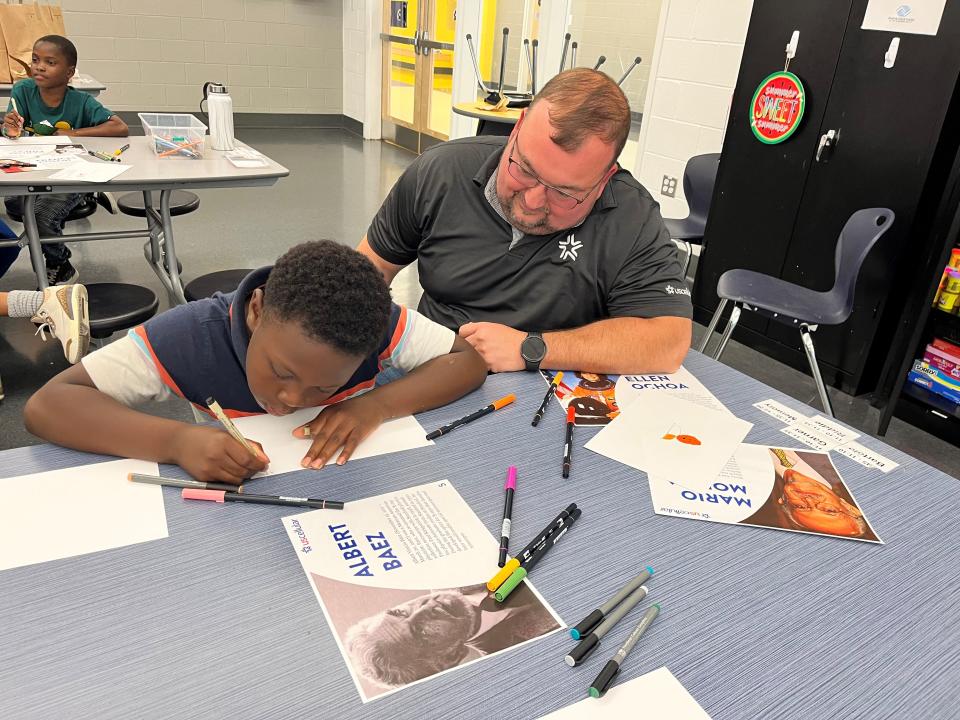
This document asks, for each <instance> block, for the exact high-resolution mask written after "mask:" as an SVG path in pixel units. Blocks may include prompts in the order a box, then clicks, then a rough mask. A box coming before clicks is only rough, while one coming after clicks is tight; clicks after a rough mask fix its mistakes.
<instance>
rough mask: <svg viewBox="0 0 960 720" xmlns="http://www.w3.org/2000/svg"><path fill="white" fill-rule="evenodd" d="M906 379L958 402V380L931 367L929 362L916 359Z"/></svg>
mask: <svg viewBox="0 0 960 720" xmlns="http://www.w3.org/2000/svg"><path fill="white" fill-rule="evenodd" d="M907 380H908V381H909V382H911V383H913V384H914V385H919V386H920V387H923V388H926V389H927V390H929V391H930V392H933V393H936V394H937V395H940V396H941V397H945V398H946V399H947V400H949V401H950V402H954V403H960V380H958V379H956V378H952V377H950V376H949V375H947V374H946V373H944V372H942V371H940V370H938V369H937V368H935V367H932V366H931V365H930V364H929V363H926V362H923V361H922V360H916V361H914V363H913V369H912V370H911V371H910V374H909V375H907Z"/></svg>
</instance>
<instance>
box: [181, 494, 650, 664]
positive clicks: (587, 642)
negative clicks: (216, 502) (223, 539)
mask: <svg viewBox="0 0 960 720" xmlns="http://www.w3.org/2000/svg"><path fill="white" fill-rule="evenodd" d="M184 492H186V490H184ZM646 596H647V586H646V585H641V586H640V587H638V588H637V589H636V590H634V591H633V592H632V593H630V596H629V597H628V598H627V599H626V600H624V601H623V602H622V603H620V605H619V606H618V607H617V608H616V610H614V611H613V612H612V613H610V614H609V615H607V616H606V617H605V618H604V619H603V622H602V623H600V624H599V625H598V626H597V629H596V630H594V631H593V632H592V633H590V634H589V635H586V636H585V637H584V638H583V639H582V640H581V641H580V642H579V643H578V644H577V646H576V647H575V648H574V649H573V650H571V651H570V653H569V654H568V655H567V656H566V657H565V658H564V659H563V661H564V662H565V663H566V664H567V665H569V666H570V667H576V666H577V665H579V664H580V663H582V662H583V661H584V660H586V659H587V658H588V657H590V654H591V653H592V652H593V651H594V650H596V649H597V646H598V645H599V644H600V640H602V639H603V636H604V635H606V634H607V633H608V632H610V630H611V628H613V626H614V625H616V624H617V623H618V622H620V620H621V618H623V616H624V615H626V614H627V613H628V612H630V611H631V610H633V608H634V607H635V606H636V605H637V604H638V603H639V602H640V601H641V600H643V599H644V598H645V597H646Z"/></svg>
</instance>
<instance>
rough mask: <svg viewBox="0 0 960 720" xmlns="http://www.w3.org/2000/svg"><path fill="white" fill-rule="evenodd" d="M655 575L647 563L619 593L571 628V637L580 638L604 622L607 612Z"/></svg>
mask: <svg viewBox="0 0 960 720" xmlns="http://www.w3.org/2000/svg"><path fill="white" fill-rule="evenodd" d="M652 576H653V568H652V567H650V566H649V565H647V567H646V569H645V570H644V571H643V572H642V573H640V574H639V575H637V576H636V577H635V578H634V579H633V580H631V581H630V582H628V583H627V584H626V585H624V586H623V587H622V588H620V590H618V591H617V594H616V595H614V596H613V597H612V598H610V599H609V600H607V601H606V602H605V603H604V604H603V605H601V606H600V607H598V608H597V609H596V610H594V611H593V612H592V613H590V614H589V615H587V616H586V617H585V618H584V619H583V620H581V621H580V622H579V623H577V625H576V626H574V627H572V628H570V637H572V638H573V639H574V640H580V639H582V638H583V637H584V636H586V635H587V634H588V633H589V632H590V631H591V630H593V629H594V628H595V627H596V626H597V625H599V624H600V623H601V622H603V618H604V617H606V615H607V613H609V612H610V611H611V610H613V609H614V608H615V607H616V606H617V605H619V604H620V603H621V602H623V600H624V599H625V598H627V597H628V596H629V595H630V593H632V592H633V591H634V590H636V589H637V588H638V587H640V586H641V585H643V584H644V583H645V582H646V581H647V580H649V579H650V578H651V577H652Z"/></svg>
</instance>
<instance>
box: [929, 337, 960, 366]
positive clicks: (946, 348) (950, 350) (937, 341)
mask: <svg viewBox="0 0 960 720" xmlns="http://www.w3.org/2000/svg"><path fill="white" fill-rule="evenodd" d="M932 344H933V346H934V347H935V348H936V349H937V350H940V351H941V352H945V353H946V354H947V355H950V356H951V359H952V360H953V361H954V362H955V363H957V364H958V365H960V345H954V344H953V343H952V342H950V341H949V340H944V339H943V338H938V337H935V338H934V339H933V343H932Z"/></svg>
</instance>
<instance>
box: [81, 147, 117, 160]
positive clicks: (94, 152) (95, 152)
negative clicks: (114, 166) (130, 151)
mask: <svg viewBox="0 0 960 720" xmlns="http://www.w3.org/2000/svg"><path fill="white" fill-rule="evenodd" d="M87 154H88V155H93V156H94V157H95V158H97V159H98V160H106V161H107V162H120V158H115V157H111V156H110V155H107V154H106V153H102V152H100V151H99V150H87Z"/></svg>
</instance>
